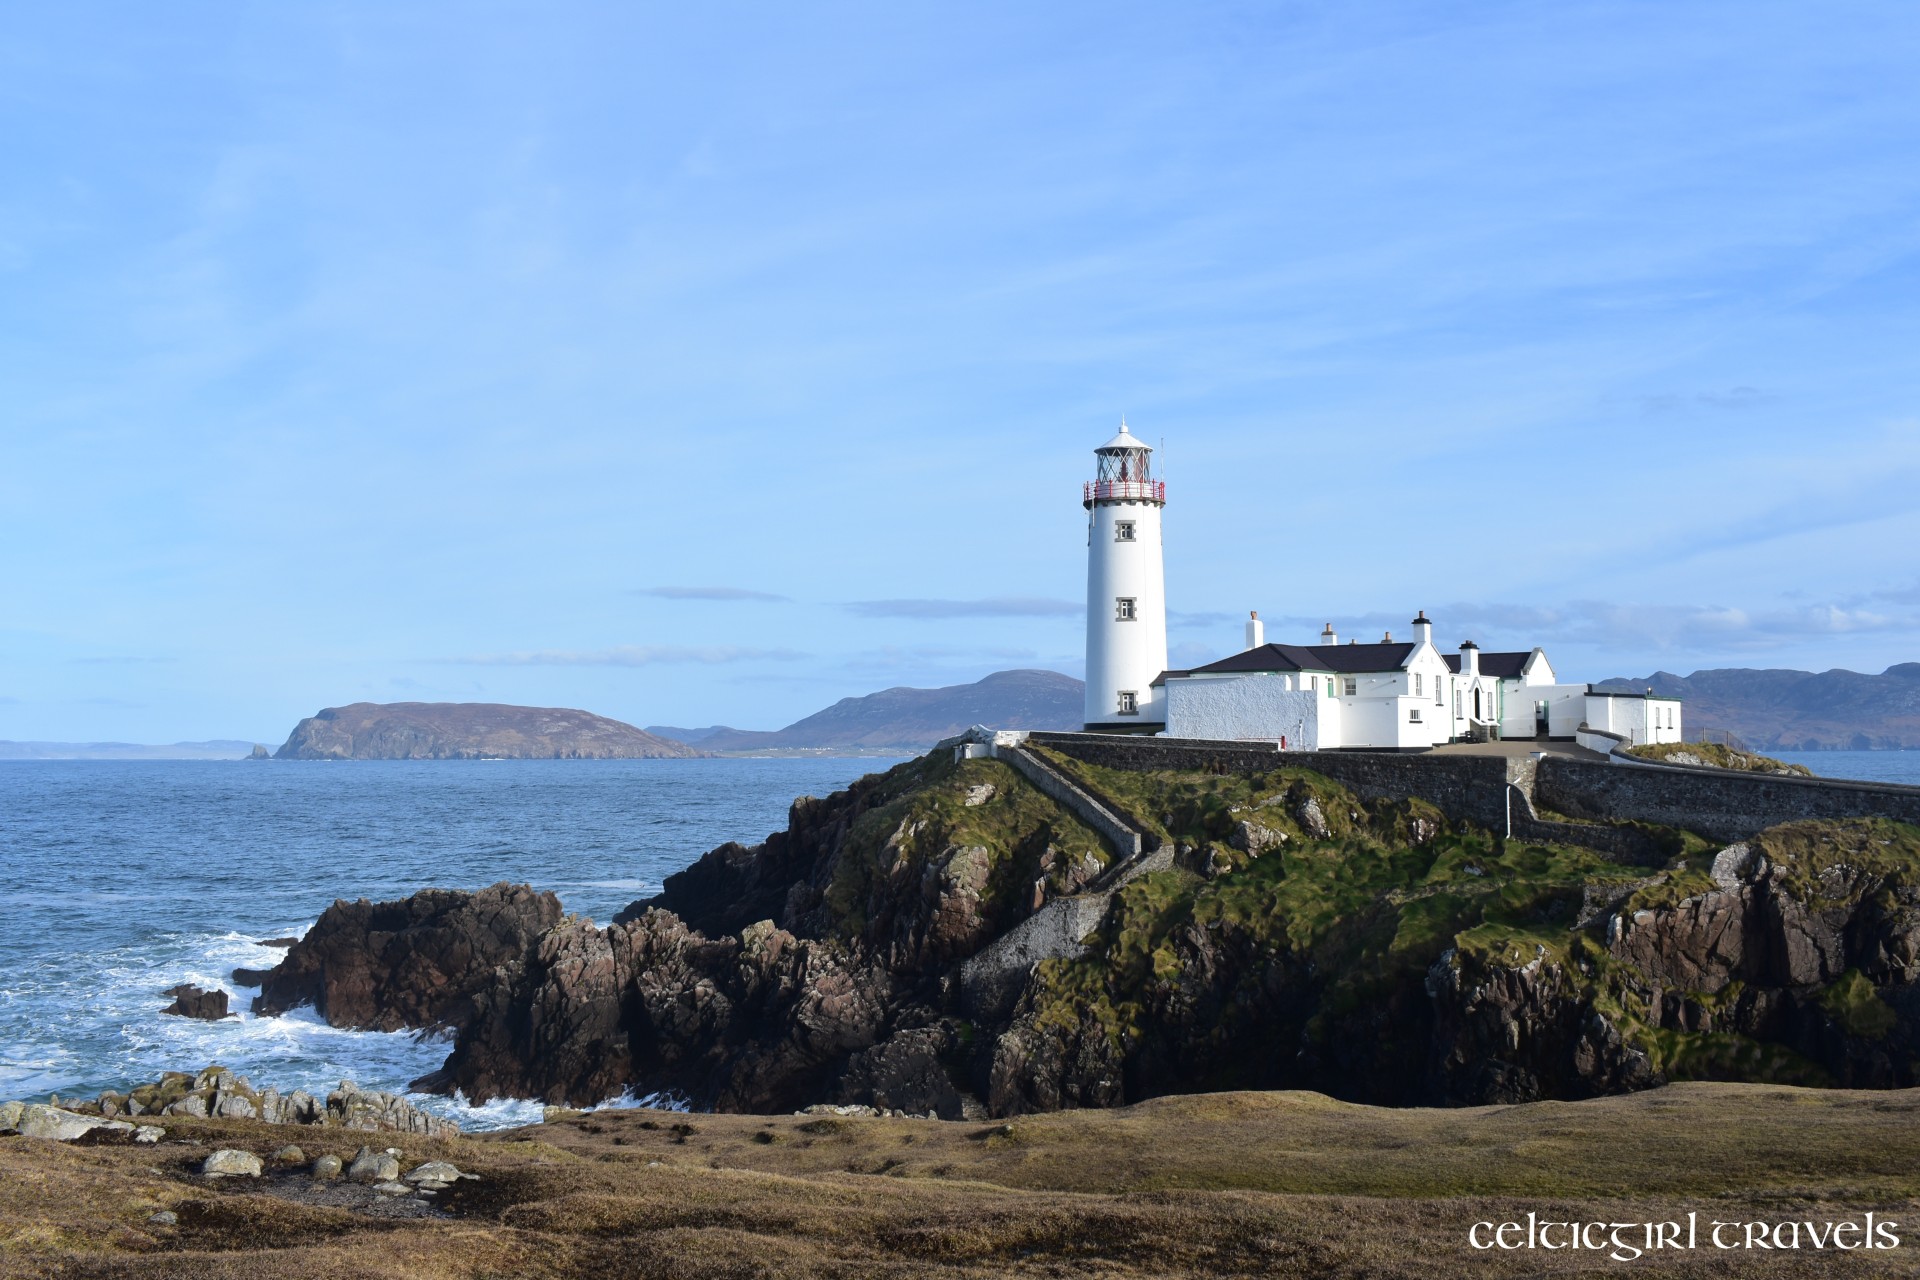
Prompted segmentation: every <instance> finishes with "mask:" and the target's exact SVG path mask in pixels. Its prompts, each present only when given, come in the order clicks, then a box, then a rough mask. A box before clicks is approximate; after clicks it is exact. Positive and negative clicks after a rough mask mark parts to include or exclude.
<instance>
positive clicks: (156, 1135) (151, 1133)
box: [133, 1124, 167, 1147]
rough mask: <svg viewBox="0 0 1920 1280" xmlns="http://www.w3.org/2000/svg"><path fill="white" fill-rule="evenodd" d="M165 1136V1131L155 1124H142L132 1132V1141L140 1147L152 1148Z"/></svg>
mask: <svg viewBox="0 0 1920 1280" xmlns="http://www.w3.org/2000/svg"><path fill="white" fill-rule="evenodd" d="M166 1136H167V1131H166V1130H165V1129H162V1128H161V1127H160V1126H159V1125H157V1124H143V1125H140V1126H138V1127H137V1128H135V1129H134V1131H133V1140H134V1141H135V1142H137V1143H139V1144H140V1145H141V1146H143V1147H144V1146H152V1145H153V1144H154V1143H156V1142H158V1141H160V1139H162V1138H164V1137H166Z"/></svg>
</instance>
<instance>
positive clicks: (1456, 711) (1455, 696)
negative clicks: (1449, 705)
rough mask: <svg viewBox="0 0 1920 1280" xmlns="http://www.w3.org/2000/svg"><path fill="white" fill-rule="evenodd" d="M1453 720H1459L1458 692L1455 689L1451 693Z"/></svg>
mask: <svg viewBox="0 0 1920 1280" xmlns="http://www.w3.org/2000/svg"><path fill="white" fill-rule="evenodd" d="M1453 718H1454V719H1455V720H1458V719H1459V718H1460V690H1459V689H1457V688H1456V689H1455V690H1454V691H1453Z"/></svg>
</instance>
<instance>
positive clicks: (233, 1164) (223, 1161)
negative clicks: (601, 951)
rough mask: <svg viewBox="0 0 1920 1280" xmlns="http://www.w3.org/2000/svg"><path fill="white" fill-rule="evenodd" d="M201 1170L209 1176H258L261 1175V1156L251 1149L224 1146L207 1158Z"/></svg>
mask: <svg viewBox="0 0 1920 1280" xmlns="http://www.w3.org/2000/svg"><path fill="white" fill-rule="evenodd" d="M200 1172H201V1173H202V1174H204V1175H206V1176H207V1177H209V1178H257V1177H259V1176H260V1157H259V1156H257V1155H255V1154H253V1152H251V1151H235V1150H234V1149H232V1148H231V1147H223V1148H222V1149H221V1150H219V1151H216V1152H214V1153H213V1154H212V1155H210V1156H208V1157H207V1158H206V1160H205V1161H204V1162H203V1163H202V1164H201V1166H200Z"/></svg>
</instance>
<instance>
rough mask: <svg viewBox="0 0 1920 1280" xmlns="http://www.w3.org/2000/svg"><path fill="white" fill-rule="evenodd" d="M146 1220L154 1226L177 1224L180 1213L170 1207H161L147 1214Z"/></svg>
mask: <svg viewBox="0 0 1920 1280" xmlns="http://www.w3.org/2000/svg"><path fill="white" fill-rule="evenodd" d="M147 1221H148V1222H151V1223H152V1224H153V1225H154V1226H156V1227H173V1226H178V1225H179V1223H180V1215H179V1214H177V1213H175V1212H174V1211H173V1210H171V1209H161V1210H160V1211H159V1212H157V1213H150V1214H148V1215H147Z"/></svg>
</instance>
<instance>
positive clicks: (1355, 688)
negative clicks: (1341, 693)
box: [1327, 676, 1360, 698]
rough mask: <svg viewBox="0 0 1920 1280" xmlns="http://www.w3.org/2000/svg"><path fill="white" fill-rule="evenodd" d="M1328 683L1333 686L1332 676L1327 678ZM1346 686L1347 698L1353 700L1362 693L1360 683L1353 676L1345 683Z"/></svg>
mask: <svg viewBox="0 0 1920 1280" xmlns="http://www.w3.org/2000/svg"><path fill="white" fill-rule="evenodd" d="M1327 683H1328V684H1329V685H1331V684H1332V683H1333V677H1331V676H1329V677H1327ZM1344 685H1345V688H1346V692H1347V696H1348V697H1349V698H1351V697H1352V696H1353V695H1354V694H1356V693H1359V692H1360V681H1359V680H1358V679H1356V678H1355V677H1353V676H1348V677H1347V678H1346V680H1345V682H1344Z"/></svg>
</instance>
